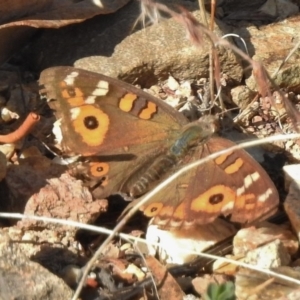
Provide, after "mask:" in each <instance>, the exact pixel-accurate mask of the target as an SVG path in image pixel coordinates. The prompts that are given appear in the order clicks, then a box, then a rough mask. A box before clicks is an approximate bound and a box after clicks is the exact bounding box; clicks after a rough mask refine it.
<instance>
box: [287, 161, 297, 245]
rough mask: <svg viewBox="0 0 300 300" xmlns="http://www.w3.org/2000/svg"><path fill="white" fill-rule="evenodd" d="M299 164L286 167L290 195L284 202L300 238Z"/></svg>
mask: <svg viewBox="0 0 300 300" xmlns="http://www.w3.org/2000/svg"><path fill="white" fill-rule="evenodd" d="M299 167H300V166H299V164H296V165H290V166H286V167H284V171H285V172H286V173H287V174H288V179H287V181H288V183H287V184H286V185H289V189H288V195H287V196H286V199H285V202H284V209H285V211H286V213H287V215H288V217H289V220H290V222H291V225H292V227H293V229H294V232H295V233H296V234H297V237H298V240H300V203H299V199H300V173H299Z"/></svg>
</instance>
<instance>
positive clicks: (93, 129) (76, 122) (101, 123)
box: [71, 105, 109, 147]
mask: <svg viewBox="0 0 300 300" xmlns="http://www.w3.org/2000/svg"><path fill="white" fill-rule="evenodd" d="M71 119H72V120H73V122H72V123H73V127H74V129H75V131H76V132H77V133H78V134H79V135H80V137H81V139H82V141H83V142H84V143H86V144H87V145H89V146H91V147H95V146H99V145H101V144H102V143H103V141H104V139H105V135H106V133H107V131H108V127H109V117H108V115H107V114H105V113H104V112H103V111H102V110H101V109H99V108H97V107H95V106H93V105H84V106H81V107H76V108H74V109H71Z"/></svg>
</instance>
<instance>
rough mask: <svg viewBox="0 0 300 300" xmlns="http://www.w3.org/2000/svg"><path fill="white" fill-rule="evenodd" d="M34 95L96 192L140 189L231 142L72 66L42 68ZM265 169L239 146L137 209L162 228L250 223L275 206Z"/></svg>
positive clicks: (275, 197)
mask: <svg viewBox="0 0 300 300" xmlns="http://www.w3.org/2000/svg"><path fill="white" fill-rule="evenodd" d="M39 83H40V94H41V96H42V97H43V98H46V99H47V100H48V102H49V106H50V107H51V108H52V109H53V110H54V112H55V115H56V118H57V122H56V124H55V126H54V127H55V129H56V131H57V133H56V137H57V139H58V140H59V141H58V142H59V144H60V145H61V149H62V151H63V153H65V154H66V155H68V156H73V155H79V156H80V158H79V159H78V161H77V162H76V163H75V164H73V165H72V166H70V168H71V169H72V171H73V172H74V173H76V175H77V176H80V177H81V178H84V179H85V180H86V181H88V182H89V186H90V188H91V189H92V190H93V194H94V196H95V197H102V198H104V197H107V196H108V195H110V194H114V193H118V192H121V193H124V194H127V195H130V196H131V197H133V198H137V197H139V196H141V195H144V194H146V193H147V192H148V191H149V190H151V188H153V187H154V186H156V185H157V184H158V183H159V182H161V181H162V180H163V179H165V178H167V177H168V176H170V174H173V173H174V172H175V171H177V170H178V169H180V168H182V166H185V165H186V164H188V163H191V162H194V161H196V160H199V159H201V158H203V157H206V156H207V155H209V154H211V153H214V152H216V151H219V150H223V149H226V148H229V147H231V146H233V145H234V143H232V142H231V141H229V140H226V139H223V138H220V137H212V135H213V132H214V125H213V123H211V122H206V120H205V119H204V120H200V121H197V122H193V123H189V122H188V121H187V119H186V118H185V117H184V116H183V115H182V114H180V113H179V112H177V111H176V110H174V109H173V108H171V107H170V106H168V105H167V104H166V103H164V102H163V101H161V100H159V99H156V98H155V97H153V96H151V95H149V94H147V93H145V92H143V91H142V90H140V89H137V88H135V87H133V86H131V85H129V84H126V83H124V82H122V81H119V80H117V79H113V78H110V77H106V76H104V75H101V74H97V73H92V72H88V71H84V70H81V69H76V68H72V67H54V68H50V69H46V70H44V71H43V72H42V74H41V77H40V81H39ZM278 201H279V200H278V193H277V190H276V188H275V186H274V184H273V182H272V181H271V180H270V178H269V176H268V175H267V173H266V172H265V171H264V170H263V168H262V167H261V166H260V165H259V164H258V163H257V162H256V161H255V160H254V159H253V158H252V157H251V156H249V155H248V154H247V153H246V152H245V151H244V150H236V151H232V152H229V153H227V154H224V155H221V156H219V157H217V158H216V159H213V160H210V161H209V162H207V163H205V164H202V165H200V166H198V167H196V168H194V169H192V170H190V171H189V172H186V173H185V174H183V175H181V176H180V177H178V178H177V179H176V180H174V181H173V182H172V183H171V184H169V185H168V186H167V187H166V188H164V189H162V190H161V191H160V192H159V193H158V194H156V195H155V196H154V197H153V198H152V199H151V200H150V202H148V203H147V204H146V205H144V206H143V208H142V210H143V212H144V214H145V215H146V216H149V217H154V222H155V223H156V224H158V225H160V226H169V227H180V226H191V225H193V224H205V223H209V222H212V221H214V220H215V219H216V218H217V217H219V216H225V217H228V218H229V219H230V220H231V221H232V222H238V223H250V222H253V221H255V220H257V219H262V218H265V217H266V216H269V215H270V214H271V213H273V212H274V210H275V209H276V207H277V205H278Z"/></svg>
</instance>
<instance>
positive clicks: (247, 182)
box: [236, 172, 260, 196]
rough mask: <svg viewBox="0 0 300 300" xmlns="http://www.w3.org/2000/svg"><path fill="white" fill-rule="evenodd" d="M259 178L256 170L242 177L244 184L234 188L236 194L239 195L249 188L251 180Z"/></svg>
mask: <svg viewBox="0 0 300 300" xmlns="http://www.w3.org/2000/svg"><path fill="white" fill-rule="evenodd" d="M259 178H260V175H259V173H258V172H254V173H252V174H249V175H247V176H246V177H245V178H244V184H243V185H242V186H241V187H240V188H238V189H237V190H236V194H237V196H240V195H242V194H243V193H245V190H246V189H247V188H249V187H250V186H251V184H253V182H255V181H257V180H258V179H259Z"/></svg>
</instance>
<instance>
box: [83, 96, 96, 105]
mask: <svg viewBox="0 0 300 300" xmlns="http://www.w3.org/2000/svg"><path fill="white" fill-rule="evenodd" d="M95 99H96V96H88V97H87V98H86V100H85V101H84V103H86V104H94V103H95Z"/></svg>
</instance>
